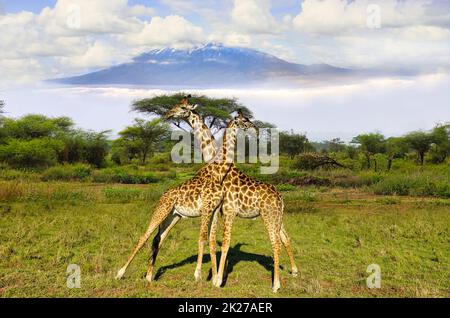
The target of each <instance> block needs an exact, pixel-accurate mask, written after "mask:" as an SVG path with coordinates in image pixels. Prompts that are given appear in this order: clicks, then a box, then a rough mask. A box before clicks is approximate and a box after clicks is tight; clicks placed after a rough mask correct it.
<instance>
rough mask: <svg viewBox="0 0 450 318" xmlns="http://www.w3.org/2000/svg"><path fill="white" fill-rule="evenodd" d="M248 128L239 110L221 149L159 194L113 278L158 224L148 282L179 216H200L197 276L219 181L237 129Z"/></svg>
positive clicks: (229, 163) (229, 159)
mask: <svg viewBox="0 0 450 318" xmlns="http://www.w3.org/2000/svg"><path fill="white" fill-rule="evenodd" d="M250 128H255V129H256V127H255V126H254V125H253V123H252V122H250V121H249V120H248V119H247V118H245V117H244V116H243V115H242V114H239V115H238V116H236V117H235V118H234V119H233V120H232V121H230V122H229V123H228V126H227V130H226V134H225V135H224V141H223V145H222V148H221V151H220V152H218V153H216V155H215V156H214V160H211V162H209V163H208V164H206V165H205V166H204V167H202V168H201V169H200V170H199V171H198V172H197V174H196V175H195V176H194V177H193V178H191V179H190V180H188V181H186V182H184V183H183V184H181V185H180V186H178V187H175V188H173V189H170V190H168V191H166V192H165V193H164V194H163V195H162V197H161V199H160V200H159V202H158V204H157V206H156V208H155V211H154V213H153V215H152V218H151V220H150V224H149V226H148V228H147V230H146V232H145V233H144V235H142V236H141V238H140V239H139V241H138V244H137V245H136V247H135V248H134V250H133V251H132V253H131V255H130V257H129V258H128V260H127V262H126V263H125V265H124V266H123V267H122V268H121V269H120V270H119V271H118V273H117V276H116V279H121V278H122V277H123V275H124V274H125V271H126V269H127V268H128V266H129V265H130V263H131V262H132V260H133V259H134V257H135V256H136V254H137V253H138V252H139V250H140V249H141V248H142V247H143V246H144V244H145V243H146V242H147V240H148V239H149V238H150V235H151V234H152V233H153V232H154V231H155V230H156V229H157V228H159V230H158V234H157V235H156V237H155V239H154V242H153V245H152V250H153V254H152V258H151V260H150V264H149V267H148V270H147V275H146V279H147V281H149V282H151V281H152V277H153V268H154V264H155V261H156V256H157V254H158V251H159V249H160V247H161V243H162V241H163V240H164V239H165V237H166V236H167V234H168V233H169V231H170V229H172V228H173V226H174V225H175V224H176V223H177V222H178V221H179V220H180V218H182V217H201V221H200V235H199V241H198V258H197V263H198V264H200V266H199V265H197V268H196V272H195V277H196V279H197V280H198V279H199V277H200V270H199V269H200V268H201V261H202V258H203V251H204V245H205V243H206V241H207V238H208V233H209V232H210V229H211V220H213V219H215V218H216V216H215V215H216V213H217V210H218V208H219V206H220V204H221V202H222V200H223V193H222V182H223V180H224V178H225V176H226V175H227V173H228V172H229V170H230V167H231V166H232V162H233V160H232V156H233V154H234V146H235V144H236V134H237V130H238V129H245V130H246V129H250Z"/></svg>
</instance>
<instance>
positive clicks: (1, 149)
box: [0, 138, 64, 167]
mask: <svg viewBox="0 0 450 318" xmlns="http://www.w3.org/2000/svg"><path fill="white" fill-rule="evenodd" d="M63 148H64V144H63V142H61V141H59V140H55V139H50V138H40V139H32V140H19V139H10V140H9V141H8V142H7V143H6V144H4V145H1V146H0V161H3V162H6V163H8V164H9V165H10V166H11V167H48V166H52V165H54V164H56V162H57V154H58V152H59V151H61V150H62V149H63Z"/></svg>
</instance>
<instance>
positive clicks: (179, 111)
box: [164, 95, 197, 119]
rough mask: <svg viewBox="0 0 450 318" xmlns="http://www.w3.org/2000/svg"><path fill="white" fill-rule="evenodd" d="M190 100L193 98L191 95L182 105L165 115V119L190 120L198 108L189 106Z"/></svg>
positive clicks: (176, 106) (186, 97) (182, 101)
mask: <svg viewBox="0 0 450 318" xmlns="http://www.w3.org/2000/svg"><path fill="white" fill-rule="evenodd" d="M189 98H191V95H188V96H185V97H184V98H183V99H182V100H181V102H180V103H178V104H177V105H175V106H174V107H173V108H172V109H171V110H169V111H168V112H167V114H166V115H164V118H165V119H169V118H188V117H189V116H190V115H191V114H192V111H193V110H194V109H196V108H197V105H192V104H189Z"/></svg>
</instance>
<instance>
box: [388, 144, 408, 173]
mask: <svg viewBox="0 0 450 318" xmlns="http://www.w3.org/2000/svg"><path fill="white" fill-rule="evenodd" d="M407 152H408V145H407V143H406V141H405V139H404V138H402V137H390V138H388V139H387V140H386V156H387V160H388V164H387V170H388V171H390V170H391V168H392V161H393V160H394V159H395V158H403V157H404V156H405V154H406V153H407Z"/></svg>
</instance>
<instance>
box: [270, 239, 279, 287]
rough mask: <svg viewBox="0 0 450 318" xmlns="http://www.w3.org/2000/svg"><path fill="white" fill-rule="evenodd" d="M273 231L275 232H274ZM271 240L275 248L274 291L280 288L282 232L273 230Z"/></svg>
mask: <svg viewBox="0 0 450 318" xmlns="http://www.w3.org/2000/svg"><path fill="white" fill-rule="evenodd" d="M272 233H273V234H272ZM270 241H271V243H272V249H273V285H272V290H273V292H274V293H276V292H277V291H278V289H280V234H279V233H277V232H274V231H271V235H270Z"/></svg>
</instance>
